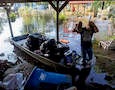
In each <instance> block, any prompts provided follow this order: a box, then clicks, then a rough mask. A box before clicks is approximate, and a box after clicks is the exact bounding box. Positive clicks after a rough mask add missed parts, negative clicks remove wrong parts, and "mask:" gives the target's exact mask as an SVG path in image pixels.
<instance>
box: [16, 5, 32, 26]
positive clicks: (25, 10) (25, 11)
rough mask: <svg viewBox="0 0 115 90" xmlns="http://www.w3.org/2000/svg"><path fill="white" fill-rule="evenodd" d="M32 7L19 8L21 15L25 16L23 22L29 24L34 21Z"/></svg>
mask: <svg viewBox="0 0 115 90" xmlns="http://www.w3.org/2000/svg"><path fill="white" fill-rule="evenodd" d="M31 11H32V9H31V8H28V7H22V8H19V10H18V12H19V15H20V16H21V17H22V18H23V22H24V24H25V25H29V24H31V22H32V14H31Z"/></svg>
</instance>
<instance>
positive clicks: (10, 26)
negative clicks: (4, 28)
mask: <svg viewBox="0 0 115 90" xmlns="http://www.w3.org/2000/svg"><path fill="white" fill-rule="evenodd" d="M5 9H6V13H7V18H8V23H9V28H10V33H11V37H14V35H13V31H12V25H11V22H10V17H9V11H10V8H5Z"/></svg>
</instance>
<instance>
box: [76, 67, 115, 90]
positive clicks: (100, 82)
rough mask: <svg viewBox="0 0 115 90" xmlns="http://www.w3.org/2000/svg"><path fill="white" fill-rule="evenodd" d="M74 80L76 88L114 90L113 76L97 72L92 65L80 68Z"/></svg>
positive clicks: (80, 89) (79, 89)
mask: <svg viewBox="0 0 115 90" xmlns="http://www.w3.org/2000/svg"><path fill="white" fill-rule="evenodd" d="M74 80H75V82H74V85H75V86H77V89H78V90H115V84H112V82H115V81H114V80H113V77H111V76H108V75H107V74H106V73H97V72H96V71H95V70H94V67H91V68H83V69H81V70H80V71H79V73H78V75H77V76H76V77H75V79H74Z"/></svg>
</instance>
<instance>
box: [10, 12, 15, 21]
mask: <svg viewBox="0 0 115 90" xmlns="http://www.w3.org/2000/svg"><path fill="white" fill-rule="evenodd" d="M9 17H10V20H11V21H12V22H14V21H15V20H16V14H15V13H14V12H11V13H10V14H9Z"/></svg>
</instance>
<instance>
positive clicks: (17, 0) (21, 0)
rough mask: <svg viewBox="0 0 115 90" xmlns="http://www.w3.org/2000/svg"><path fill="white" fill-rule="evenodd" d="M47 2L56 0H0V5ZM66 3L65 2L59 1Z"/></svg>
mask: <svg viewBox="0 0 115 90" xmlns="http://www.w3.org/2000/svg"><path fill="white" fill-rule="evenodd" d="M47 1H57V0H0V3H25V2H47ZM59 1H66V0H59ZM69 1H86V2H87V1H94V0H69Z"/></svg>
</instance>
